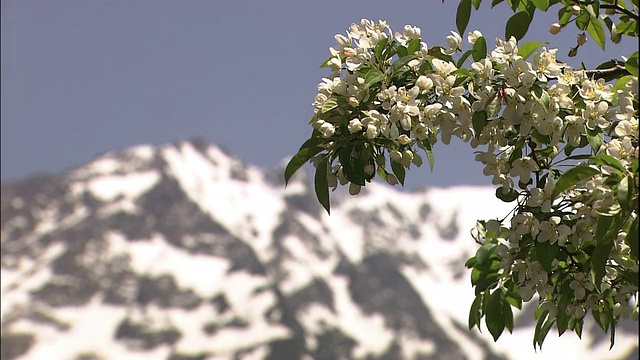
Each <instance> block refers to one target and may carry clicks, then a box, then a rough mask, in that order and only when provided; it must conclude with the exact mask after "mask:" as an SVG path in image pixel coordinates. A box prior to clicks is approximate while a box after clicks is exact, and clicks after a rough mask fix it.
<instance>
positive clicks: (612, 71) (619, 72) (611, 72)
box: [584, 64, 631, 81]
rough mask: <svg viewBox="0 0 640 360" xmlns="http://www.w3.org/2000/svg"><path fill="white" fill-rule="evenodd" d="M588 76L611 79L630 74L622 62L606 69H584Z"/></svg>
mask: <svg viewBox="0 0 640 360" xmlns="http://www.w3.org/2000/svg"><path fill="white" fill-rule="evenodd" d="M584 72H585V74H587V76H588V77H590V78H593V79H595V80H597V79H604V80H605V81H611V80H613V79H618V78H621V77H623V76H625V75H631V74H630V73H629V72H628V71H627V69H626V68H625V67H624V65H623V64H616V65H614V66H612V67H610V68H606V69H593V70H584Z"/></svg>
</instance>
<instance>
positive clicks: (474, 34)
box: [467, 30, 482, 45]
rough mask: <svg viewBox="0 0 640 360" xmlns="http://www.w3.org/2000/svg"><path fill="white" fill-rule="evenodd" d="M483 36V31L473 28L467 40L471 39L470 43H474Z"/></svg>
mask: <svg viewBox="0 0 640 360" xmlns="http://www.w3.org/2000/svg"><path fill="white" fill-rule="evenodd" d="M481 37H482V33H481V32H480V31H478V30H473V32H470V33H469V34H468V35H467V41H469V44H471V45H473V44H475V43H476V40H478V38H481Z"/></svg>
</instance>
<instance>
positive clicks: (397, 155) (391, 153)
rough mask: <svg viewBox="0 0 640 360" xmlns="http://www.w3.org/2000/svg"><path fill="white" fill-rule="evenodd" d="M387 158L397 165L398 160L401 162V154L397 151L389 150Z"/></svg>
mask: <svg viewBox="0 0 640 360" xmlns="http://www.w3.org/2000/svg"><path fill="white" fill-rule="evenodd" d="M389 157H390V158H391V160H393V161H395V162H397V163H399V162H400V160H402V153H401V152H400V151H398V150H390V151H389Z"/></svg>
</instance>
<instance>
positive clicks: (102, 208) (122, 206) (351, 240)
mask: <svg viewBox="0 0 640 360" xmlns="http://www.w3.org/2000/svg"><path fill="white" fill-rule="evenodd" d="M282 171H283V170H282V168H281V167H280V168H273V169H268V170H265V169H262V168H258V167H255V166H252V165H248V164H245V163H243V162H241V161H240V160H238V159H236V158H234V157H232V156H230V155H229V154H227V153H225V152H224V151H222V150H221V149H220V148H219V147H217V146H215V145H213V144H209V143H207V142H206V141H203V140H193V141H182V142H177V143H172V144H165V145H163V146H158V147H154V146H149V145H143V146H136V147H132V148H127V149H124V150H121V151H117V152H111V153H106V154H104V155H102V156H100V157H98V158H96V159H94V160H93V161H91V162H89V163H88V164H86V165H84V166H82V167H79V168H77V169H74V170H72V171H69V172H67V173H64V174H62V175H56V176H37V177H30V178H27V179H25V180H23V181H14V182H7V183H4V184H3V185H2V191H1V201H0V209H1V217H0V225H1V237H2V239H1V240H2V241H1V250H2V257H1V266H2V267H1V271H2V276H1V291H2V308H1V329H2V335H1V355H2V359H3V360H5V359H6V360H10V359H47V360H51V359H54V360H55V359H61V360H81V359H84V360H88V359H171V360H178V359H181V360H195V359H202V360H204V359H207V360H211V359H243V360H244V359H285V360H289V359H291V360H295V359H478V360H480V359H505V360H506V359H514V360H515V359H518V360H520V359H541V358H544V359H549V358H554V359H555V358H561V359H564V360H569V359H581V360H584V359H636V358H637V356H638V343H637V337H638V329H637V323H636V322H631V321H629V322H622V323H621V325H620V327H619V331H618V332H617V343H616V346H615V347H614V348H613V350H611V351H608V345H609V342H608V337H607V336H603V334H602V333H601V331H600V330H599V329H597V328H595V327H594V326H593V324H588V325H587V326H586V328H585V332H584V335H583V340H579V339H578V338H577V336H575V334H571V333H568V334H565V335H564V336H563V337H561V338H557V337H555V336H554V335H553V333H551V334H550V335H549V337H548V339H547V340H546V342H545V344H544V347H543V350H542V352H540V351H539V352H538V353H535V352H534V349H533V347H532V345H531V341H532V336H533V327H534V326H535V323H534V322H533V318H532V311H533V306H532V304H531V305H528V306H525V307H524V309H523V311H522V312H521V313H520V314H518V315H517V317H516V329H515V330H514V333H513V334H507V333H505V334H503V335H502V337H501V338H500V339H499V341H498V342H497V343H495V344H494V343H493V341H492V340H491V337H490V335H489V334H488V332H487V331H485V332H483V333H482V334H481V333H479V332H478V331H477V330H473V331H468V330H467V325H466V324H467V314H468V309H469V306H470V304H471V302H472V300H473V290H472V288H471V286H470V283H469V273H468V272H467V271H466V269H465V268H464V265H463V264H464V261H465V260H466V259H467V258H468V257H469V256H471V255H472V254H474V252H475V250H476V248H477V244H475V243H474V241H473V240H472V238H471V237H470V236H469V233H468V231H469V229H470V228H471V227H472V226H473V224H474V222H475V220H476V219H478V218H491V217H492V216H498V215H504V214H505V213H506V212H508V210H509V207H508V204H504V203H501V202H499V201H498V200H497V199H495V197H494V194H493V189H492V188H489V187H474V186H459V187H453V188H449V189H437V188H431V189H427V190H423V191H419V192H413V193H407V192H398V191H397V190H395V189H394V188H390V187H387V186H383V185H379V184H371V185H368V186H367V187H366V188H365V189H363V193H362V194H361V195H358V196H356V197H350V196H348V195H345V194H344V193H342V192H341V191H338V192H336V193H334V194H333V195H332V197H333V200H334V204H333V208H332V214H331V216H328V215H327V214H326V213H325V212H324V210H323V209H322V208H321V207H320V205H318V203H317V200H316V199H315V196H314V193H313V188H312V187H311V184H310V182H309V179H307V178H306V177H305V176H304V173H300V175H298V176H296V177H295V178H294V179H293V181H292V182H291V183H290V184H289V185H288V186H287V187H286V188H285V187H284V183H283V180H282Z"/></svg>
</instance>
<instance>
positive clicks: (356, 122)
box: [347, 118, 362, 134]
mask: <svg viewBox="0 0 640 360" xmlns="http://www.w3.org/2000/svg"><path fill="white" fill-rule="evenodd" d="M347 129H348V130H349V132H350V133H352V134H353V133H355V132H358V131H360V130H362V122H360V119H358V118H356V119H351V121H349V124H348V125H347Z"/></svg>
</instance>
